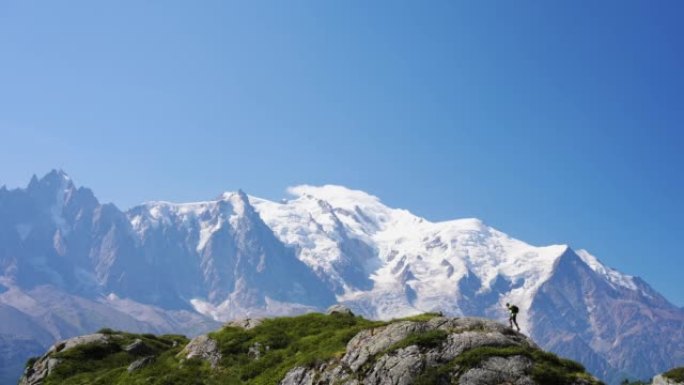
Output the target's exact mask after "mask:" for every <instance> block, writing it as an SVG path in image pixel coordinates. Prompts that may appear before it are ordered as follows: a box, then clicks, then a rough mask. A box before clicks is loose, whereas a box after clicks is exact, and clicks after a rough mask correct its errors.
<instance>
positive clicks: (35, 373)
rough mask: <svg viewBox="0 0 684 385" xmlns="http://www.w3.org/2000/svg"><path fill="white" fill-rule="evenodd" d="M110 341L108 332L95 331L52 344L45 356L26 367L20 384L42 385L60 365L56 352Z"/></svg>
mask: <svg viewBox="0 0 684 385" xmlns="http://www.w3.org/2000/svg"><path fill="white" fill-rule="evenodd" d="M108 342H109V337H108V336H107V335H106V334H101V333H95V334H89V335H85V336H79V337H74V338H69V339H68V340H64V341H60V342H57V343H56V344H54V345H52V346H51V347H50V349H49V350H48V351H47V353H45V354H44V355H43V356H41V357H40V358H38V359H37V360H35V361H34V362H33V363H32V365H30V366H28V367H27V368H26V371H25V372H24V375H23V376H22V377H21V381H20V382H19V385H40V384H42V383H43V381H44V380H45V378H46V377H47V376H49V375H50V373H52V372H53V371H54V370H55V368H56V367H57V366H58V365H59V363H60V360H59V358H54V357H53V355H54V354H55V353H59V352H64V351H67V350H69V349H73V348H75V347H77V346H81V345H85V344H92V343H103V344H106V343H108Z"/></svg>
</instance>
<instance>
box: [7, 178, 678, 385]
mask: <svg viewBox="0 0 684 385" xmlns="http://www.w3.org/2000/svg"><path fill="white" fill-rule="evenodd" d="M289 193H290V195H291V199H288V200H284V201H280V202H273V201H269V200H265V199H260V198H257V197H252V196H248V195H246V194H245V193H243V192H242V191H237V192H229V193H224V194H222V195H220V196H219V197H217V198H216V199H213V200H209V201H205V202H196V203H169V202H149V203H146V204H143V205H141V206H137V207H134V208H132V209H130V210H128V211H127V212H121V211H120V210H118V209H117V208H116V207H115V206H113V205H102V204H100V203H99V202H98V201H97V199H96V198H95V197H94V195H93V194H92V192H91V191H90V190H88V189H85V188H76V187H75V185H74V184H73V182H72V181H71V179H70V178H69V177H68V176H66V174H64V173H63V172H59V171H53V172H51V173H50V174H48V175H46V176H45V177H43V178H41V179H38V178H35V177H34V178H33V179H32V180H31V182H30V183H29V186H28V187H27V188H26V189H15V190H7V189H5V188H2V189H0V276H1V277H2V278H0V283H1V284H2V285H3V286H0V306H6V307H9V308H3V307H0V311H2V313H0V314H10V313H11V314H15V313H16V314H15V315H14V316H13V317H15V318H16V317H24V316H26V317H29V318H30V319H31V320H35V323H36V325H38V327H37V329H36V330H37V331H36V332H35V333H34V334H36V336H35V341H37V342H36V343H37V344H41V343H42V344H43V345H44V341H45V340H46V339H48V340H49V336H52V337H53V338H55V333H54V332H51V330H55V329H54V328H53V329H50V328H49V327H48V325H47V322H46V321H44V320H45V319H47V318H49V317H54V314H57V313H58V312H57V309H54V308H52V309H47V310H46V309H45V308H46V307H48V308H49V302H50V301H52V299H51V300H50V301H42V302H41V303H39V304H37V305H36V306H35V307H34V310H35V308H38V309H40V310H41V311H44V313H45V314H48V315H43V316H37V315H36V313H35V311H34V312H32V311H31V310H30V309H31V306H29V305H27V303H31V301H30V300H28V299H25V298H24V297H22V296H28V297H31V298H34V299H35V298H44V297H43V296H44V295H46V294H40V293H41V290H43V291H44V290H46V289H45V288H46V287H49V288H50V289H49V290H48V292H50V293H52V297H55V299H54V301H57V302H61V303H65V307H67V308H69V309H71V308H78V306H79V305H77V304H78V303H81V302H79V301H85V302H83V303H87V304H88V306H87V307H88V308H97V309H99V310H98V311H97V312H95V313H97V314H105V313H106V312H107V311H109V310H110V309H111V310H112V311H114V312H118V313H121V314H123V315H127V316H129V317H130V320H129V321H130V322H133V323H135V322H139V323H140V324H137V325H134V324H130V325H128V324H126V322H129V321H124V320H123V319H122V320H120V321H118V322H119V323H118V325H122V326H121V327H122V328H124V327H126V328H138V329H140V328H146V327H147V328H156V329H164V330H167V329H175V330H176V331H182V332H187V330H188V329H191V330H193V331H199V330H201V329H202V327H205V326H207V325H209V323H210V322H211V321H208V319H211V320H215V321H225V320H227V319H231V318H236V317H244V316H263V315H283V314H294V313H301V312H305V311H310V310H316V309H323V308H325V307H327V306H328V305H330V304H332V303H335V302H343V303H345V304H347V305H348V306H350V307H351V308H353V309H354V310H355V312H357V313H358V314H361V315H364V316H366V317H371V318H382V319H388V318H393V317H400V316H405V315H410V314H415V313H420V312H426V311H442V312H444V313H446V314H449V315H469V316H470V315H475V316H487V317H491V318H495V319H499V320H502V321H505V317H506V316H505V307H504V304H505V303H506V302H512V303H515V304H517V305H518V306H519V307H520V309H521V314H520V317H519V323H520V324H521V327H523V329H524V331H527V332H529V333H530V334H531V335H532V336H533V337H534V338H535V339H536V340H537V341H538V342H539V343H540V344H541V345H542V346H544V347H545V348H548V349H551V350H555V351H557V352H559V353H561V354H563V355H566V356H569V357H571V358H574V359H577V360H579V361H581V362H583V363H585V365H586V366H587V367H588V369H589V370H590V371H592V372H593V373H595V374H596V375H598V376H601V377H603V378H605V379H609V380H615V379H618V378H620V377H621V376H624V375H633V376H637V377H642V378H645V377H648V376H651V375H652V374H654V373H657V372H661V371H663V370H665V369H668V368H669V367H673V366H675V365H677V364H681V362H684V333H682V331H683V330H684V311H683V310H682V309H679V308H676V307H674V306H673V305H671V304H670V303H668V302H667V301H666V300H665V299H664V298H663V297H662V296H660V295H659V294H658V293H656V292H655V291H654V290H653V289H651V288H650V287H649V286H648V285H647V284H646V283H645V282H643V281H642V280H640V279H639V278H636V277H631V276H627V275H624V274H621V273H620V272H618V271H616V270H613V269H611V268H608V267H606V266H604V265H603V264H602V263H601V262H600V261H599V260H598V259H597V258H596V257H594V256H592V255H591V254H590V253H589V252H587V251H584V250H579V251H574V250H573V249H571V248H570V247H568V246H567V245H552V246H546V247H536V246H532V245H529V244H526V243H524V242H522V241H520V240H516V239H513V238H511V237H509V236H508V235H506V234H505V233H502V232H500V231H498V230H496V229H493V228H491V227H489V226H487V225H486V224H484V223H482V222H481V221H479V220H477V219H458V220H453V221H445V222H430V221H428V220H426V219H424V218H420V217H418V216H415V215H413V214H411V213H410V212H408V211H406V210H399V209H393V208H390V207H387V206H385V205H383V204H382V203H381V201H380V200H379V199H378V198H376V197H374V196H372V195H369V194H366V193H364V192H361V191H355V190H350V189H347V188H344V187H340V186H323V187H314V186H298V187H294V188H291V189H289ZM2 288H4V289H2ZM3 291H4V292H3ZM37 293H38V294H37ZM54 293H59V294H54ZM60 296H61V297H60ZM52 297H50V296H47V297H45V298H52ZM58 297H59V298H58ZM21 298H24V299H21ZM60 298H61V299H60ZM64 298H69V300H65V299H64ZM95 305H97V306H95ZM10 308H11V309H10ZM3 309H4V310H3ZM3 317H5V316H3ZM41 317H42V318H41ZM46 317H47V318H46ZM107 317H108V318H107V320H110V319H116V317H111V316H107ZM62 318H67V319H68V317H62ZM85 318H88V316H86V315H84V316H83V319H82V320H81V321H83V322H81V321H79V323H87V322H85V321H86V320H85ZM88 322H90V323H92V324H93V326H92V327H90V328H91V329H92V328H93V327H95V326H94V324H96V323H98V322H100V321H99V319H98V318H97V317H96V316H93V317H90V318H89V319H88ZM104 324H105V323H104V322H103V325H102V326H105V325H104ZM110 326H111V325H110ZM0 331H2V330H0ZM43 331H47V336H48V337H46V335H44V334H41V333H43ZM84 331H87V330H84ZM24 334H26V333H24ZM28 334H31V333H28ZM0 354H1V353H0Z"/></svg>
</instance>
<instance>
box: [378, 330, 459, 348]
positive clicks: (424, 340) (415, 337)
mask: <svg viewBox="0 0 684 385" xmlns="http://www.w3.org/2000/svg"><path fill="white" fill-rule="evenodd" d="M448 335H449V334H448V333H447V332H445V331H444V330H438V329H435V330H428V331H424V332H416V333H411V334H409V335H408V337H406V338H404V339H403V340H401V341H399V342H397V343H395V344H394V345H392V346H390V347H389V348H388V349H387V352H392V351H395V350H399V349H402V348H405V347H407V346H411V345H416V346H418V347H419V348H436V347H438V346H439V345H441V344H442V343H443V342H444V341H446V339H447V336H448Z"/></svg>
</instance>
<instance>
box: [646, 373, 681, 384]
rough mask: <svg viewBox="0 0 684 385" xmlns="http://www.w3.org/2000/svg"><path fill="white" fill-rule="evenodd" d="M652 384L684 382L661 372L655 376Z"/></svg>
mask: <svg viewBox="0 0 684 385" xmlns="http://www.w3.org/2000/svg"><path fill="white" fill-rule="evenodd" d="M651 385H684V382H677V381H674V380H671V379H669V378H667V377H664V376H663V375H662V374H659V375H657V376H655V377H653V383H652V384H651Z"/></svg>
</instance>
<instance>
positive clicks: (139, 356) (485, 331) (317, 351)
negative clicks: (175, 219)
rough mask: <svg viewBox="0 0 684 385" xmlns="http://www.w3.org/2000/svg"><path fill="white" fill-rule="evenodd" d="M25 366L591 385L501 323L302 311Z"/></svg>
mask: <svg viewBox="0 0 684 385" xmlns="http://www.w3.org/2000/svg"><path fill="white" fill-rule="evenodd" d="M69 349H77V350H74V351H72V352H69ZM65 351H67V352H68V354H64V353H63V352H65ZM112 357H113V358H112ZM160 357H163V358H160ZM193 359H194V362H192V361H188V360H193ZM197 360H203V361H206V363H201V364H199V363H198V362H197ZM29 367H30V369H28V370H27V373H26V375H25V377H24V378H23V379H22V382H21V384H22V385H41V384H43V383H44V382H49V383H51V384H53V383H117V381H120V380H121V379H122V378H121V377H120V375H121V373H125V376H126V377H125V380H126V381H127V383H147V382H149V379H150V378H156V379H158V380H159V381H160V383H161V382H163V383H187V381H186V380H187V379H188V378H192V379H193V383H197V384H214V383H235V384H238V383H267V384H274V383H279V384H281V385H332V384H335V385H413V384H415V385H426V384H430V385H446V384H460V385H489V384H508V385H549V384H554V385H599V382H598V381H597V380H596V379H595V378H593V377H592V376H591V375H589V374H587V373H586V372H585V371H584V368H583V367H582V366H581V365H579V364H577V363H575V362H573V361H569V360H565V359H562V358H559V357H557V356H555V355H553V354H550V353H547V352H544V351H542V350H540V349H539V347H538V346H537V345H536V344H535V343H534V342H533V341H532V340H530V339H529V338H527V337H526V336H524V335H523V334H520V333H518V332H515V331H513V330H511V329H509V328H507V327H506V326H504V325H502V324H499V323H497V322H494V321H491V320H486V319H480V318H447V317H442V316H439V315H436V314H424V315H420V316H416V317H412V318H407V319H402V320H396V321H391V322H378V321H369V320H365V319H363V318H361V317H354V316H352V315H349V314H348V313H341V314H338V313H332V314H330V315H324V314H320V313H319V314H306V315H302V316H299V317H284V318H274V319H270V320H269V321H268V322H265V323H262V324H261V325H259V326H256V327H254V328H252V329H250V330H246V329H243V328H236V327H225V328H223V329H221V330H218V331H216V332H214V333H211V334H208V335H202V336H199V337H196V338H194V339H192V340H188V339H186V338H184V337H182V336H170V335H163V336H154V335H150V334H142V335H136V334H131V333H124V332H111V333H107V334H94V335H88V336H84V337H78V338H74V339H71V340H66V341H63V342H61V343H59V344H56V345H55V346H53V347H52V348H51V349H50V351H49V352H48V353H47V354H46V355H44V356H43V357H40V358H39V359H37V360H36V361H35V362H30V365H29ZM55 368H57V370H55ZM143 368H144V369H143ZM141 369H142V370H141ZM668 385H669V384H668Z"/></svg>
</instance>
